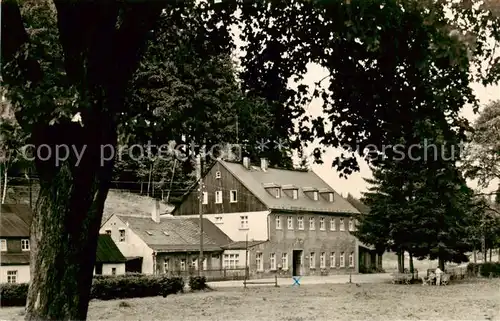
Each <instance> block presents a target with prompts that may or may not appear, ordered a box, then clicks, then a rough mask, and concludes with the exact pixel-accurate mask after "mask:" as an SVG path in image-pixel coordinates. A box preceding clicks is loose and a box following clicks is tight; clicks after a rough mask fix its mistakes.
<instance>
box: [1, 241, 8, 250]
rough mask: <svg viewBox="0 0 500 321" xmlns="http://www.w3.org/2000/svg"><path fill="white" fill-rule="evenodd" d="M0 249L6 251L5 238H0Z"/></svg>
mask: <svg viewBox="0 0 500 321" xmlns="http://www.w3.org/2000/svg"><path fill="white" fill-rule="evenodd" d="M0 250H1V251H7V240H6V239H1V240H0Z"/></svg>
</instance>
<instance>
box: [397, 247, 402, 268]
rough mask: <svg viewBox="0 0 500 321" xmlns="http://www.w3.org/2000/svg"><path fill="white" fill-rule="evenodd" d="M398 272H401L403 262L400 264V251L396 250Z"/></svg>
mask: <svg viewBox="0 0 500 321" xmlns="http://www.w3.org/2000/svg"><path fill="white" fill-rule="evenodd" d="M397 254H398V272H399V273H403V267H402V266H403V264H402V260H401V251H398V253H397Z"/></svg>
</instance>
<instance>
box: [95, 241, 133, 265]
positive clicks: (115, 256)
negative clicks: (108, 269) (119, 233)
mask: <svg viewBox="0 0 500 321" xmlns="http://www.w3.org/2000/svg"><path fill="white" fill-rule="evenodd" d="M95 260H96V263H123V262H125V261H126V260H127V259H126V258H125V257H124V256H123V254H122V252H120V250H119V249H118V247H117V246H116V244H115V242H113V239H111V236H109V235H106V234H101V235H99V238H98V239H97V252H96V258H95Z"/></svg>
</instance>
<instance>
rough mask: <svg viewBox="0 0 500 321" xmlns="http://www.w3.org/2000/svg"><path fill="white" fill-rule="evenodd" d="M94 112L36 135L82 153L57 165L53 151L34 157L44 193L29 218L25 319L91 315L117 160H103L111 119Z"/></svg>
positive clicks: (38, 141) (110, 140)
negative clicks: (100, 240)
mask: <svg viewBox="0 0 500 321" xmlns="http://www.w3.org/2000/svg"><path fill="white" fill-rule="evenodd" d="M94 116H95V117H94V118H92V119H90V121H87V122H86V123H85V127H81V126H80V125H79V124H76V123H72V124H60V125H56V126H48V127H43V128H41V129H39V130H37V131H36V132H35V133H34V135H33V137H34V142H33V143H34V145H35V146H36V147H38V146H40V145H42V144H47V145H48V146H50V147H51V150H55V148H56V147H55V146H56V145H66V144H68V145H69V146H71V145H73V146H76V149H77V150H79V151H81V150H83V151H84V153H83V154H82V157H81V159H80V162H77V159H76V158H75V157H73V158H72V159H71V158H70V159H68V160H67V161H65V162H63V163H62V164H60V165H59V166H56V165H55V164H56V163H55V162H56V159H55V156H54V157H51V158H49V160H46V161H41V160H39V159H36V160H35V162H36V166H37V170H38V174H39V177H40V195H39V197H38V200H37V202H36V205H35V210H34V216H33V221H32V224H31V260H30V274H31V282H30V287H29V291H28V300H27V307H26V315H25V320H37V321H38V320H85V319H86V317H87V311H88V302H89V296H90V289H91V285H92V278H93V271H94V264H95V256H96V249H97V238H98V233H99V227H100V225H101V219H102V212H103V209H104V202H105V200H106V196H107V193H108V190H109V187H110V182H111V176H112V170H113V163H114V162H113V160H110V161H103V160H102V157H101V146H104V145H107V144H110V145H112V146H116V129H115V128H114V126H113V125H112V121H111V120H110V119H109V118H108V117H105V116H104V115H94ZM99 118H100V120H99ZM87 120H89V119H87ZM84 146H85V149H83V148H84ZM52 154H54V153H52Z"/></svg>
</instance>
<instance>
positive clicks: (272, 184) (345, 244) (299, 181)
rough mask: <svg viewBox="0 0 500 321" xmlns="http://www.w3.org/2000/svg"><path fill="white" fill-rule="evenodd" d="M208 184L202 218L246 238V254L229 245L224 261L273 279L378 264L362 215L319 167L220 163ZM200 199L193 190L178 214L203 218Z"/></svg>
mask: <svg viewBox="0 0 500 321" xmlns="http://www.w3.org/2000/svg"><path fill="white" fill-rule="evenodd" d="M203 184H204V189H203V193H202V195H201V199H202V206H203V217H204V218H207V219H209V220H210V221H211V222H212V223H213V224H214V225H216V226H217V227H219V228H220V229H221V230H222V231H223V232H224V233H225V234H227V235H228V236H229V237H230V238H231V239H233V241H235V243H239V246H233V247H232V250H231V251H237V250H239V251H240V252H238V253H236V252H234V253H232V252H231V253H230V252H229V250H225V252H224V253H223V266H225V264H234V261H237V262H238V264H239V265H240V266H242V267H245V264H248V267H249V271H250V275H252V276H261V277H266V276H270V275H274V274H279V275H283V276H292V275H328V274H343V273H356V272H359V264H360V262H361V263H362V264H369V265H372V264H376V261H373V262H372V261H371V260H366V259H365V255H366V253H369V255H370V258H371V257H372V256H371V255H372V254H373V253H372V252H373V251H372V249H371V248H369V247H367V246H365V245H363V244H361V243H360V242H359V241H358V240H357V238H356V237H355V236H354V235H353V234H352V232H354V231H355V230H356V216H357V215H359V214H360V212H359V211H358V210H357V209H356V208H355V207H354V206H353V205H352V204H351V203H349V202H348V201H347V200H346V199H344V198H342V197H341V196H340V195H339V194H338V193H337V192H336V191H335V190H333V189H332V188H331V187H330V186H329V185H328V184H327V183H326V182H324V181H323V180H322V179H321V178H320V177H319V176H318V175H316V174H315V173H314V172H312V171H301V170H284V169H276V168H269V167H268V166H267V163H266V160H264V159H263V160H261V164H260V166H252V165H251V164H250V163H249V161H248V159H246V158H245V159H244V160H243V163H235V162H228V161H224V160H218V161H217V162H216V163H215V165H214V166H213V167H212V168H211V169H210V170H209V171H208V172H207V174H206V175H205V176H204V178H203ZM199 197H200V196H199V192H197V190H193V191H191V192H189V193H188V194H187V195H186V196H185V198H184V200H183V202H182V203H181V204H180V205H179V206H178V207H176V208H175V209H174V211H173V215H175V216H180V217H195V216H197V215H199V213H198V207H199V199H200V198H199ZM247 240H248V241H249V242H250V243H251V246H248V258H245V253H246V247H247V246H246V241H247ZM236 247H239V248H236ZM224 262H227V263H224Z"/></svg>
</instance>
